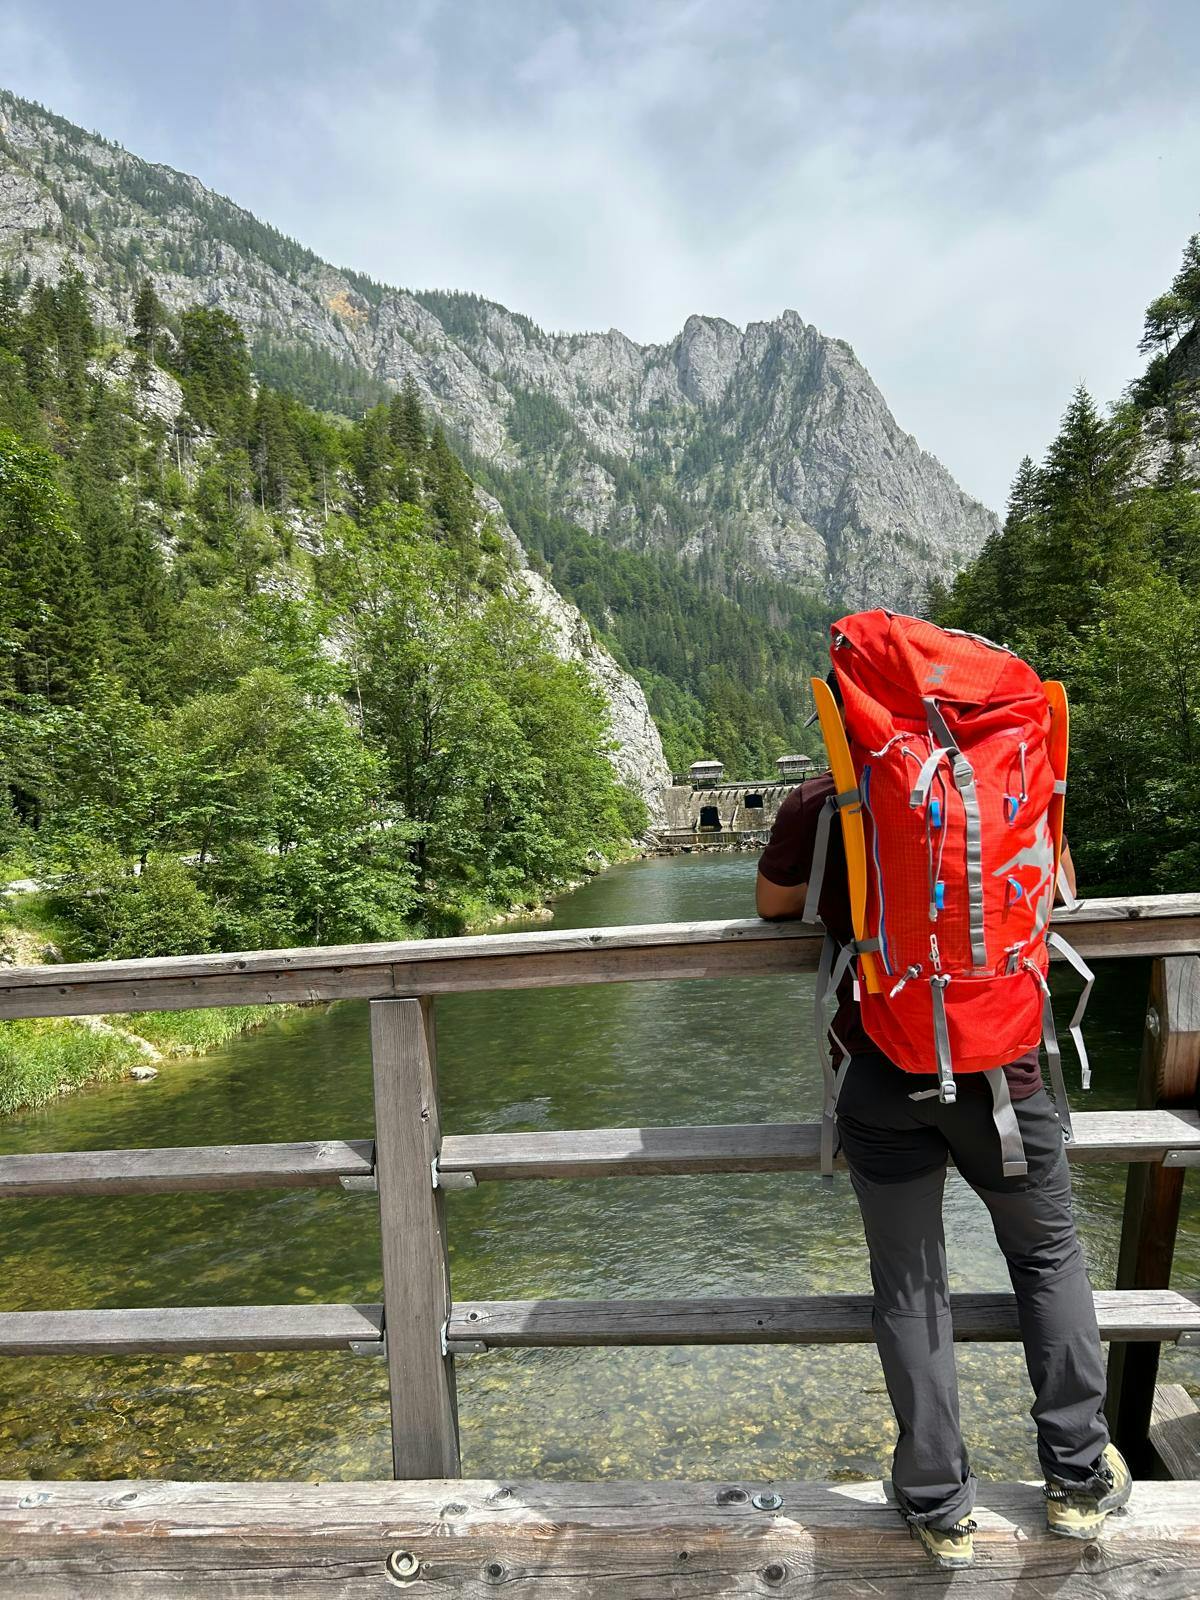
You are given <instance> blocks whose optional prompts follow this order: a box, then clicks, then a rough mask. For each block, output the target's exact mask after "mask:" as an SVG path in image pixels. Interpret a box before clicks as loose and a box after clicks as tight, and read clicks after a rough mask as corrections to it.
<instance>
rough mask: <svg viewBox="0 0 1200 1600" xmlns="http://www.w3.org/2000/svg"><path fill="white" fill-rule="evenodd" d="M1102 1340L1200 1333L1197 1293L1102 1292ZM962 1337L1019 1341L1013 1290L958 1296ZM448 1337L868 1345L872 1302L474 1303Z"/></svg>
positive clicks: (501, 1345) (803, 1298) (493, 1344)
mask: <svg viewBox="0 0 1200 1600" xmlns="http://www.w3.org/2000/svg"><path fill="white" fill-rule="evenodd" d="M1095 1302H1096V1318H1097V1321H1098V1322H1099V1324H1100V1337H1101V1338H1102V1339H1136V1340H1148V1341H1154V1342H1159V1341H1162V1340H1175V1339H1177V1338H1178V1337H1179V1335H1180V1334H1181V1333H1183V1332H1191V1331H1200V1296H1198V1295H1191V1294H1183V1293H1180V1292H1179V1291H1177V1290H1174V1289H1159V1290H1140V1291H1136V1290H1112V1289H1109V1290H1097V1291H1096V1292H1095ZM951 1307H952V1310H953V1315H954V1337H955V1339H956V1340H960V1341H966V1340H971V1341H975V1340H1011V1339H1017V1338H1019V1337H1020V1332H1019V1329H1018V1327H1017V1311H1016V1301H1015V1300H1014V1298H1013V1296H1012V1295H1011V1294H958V1295H952V1296H951ZM449 1337H450V1338H451V1339H455V1340H458V1339H462V1340H468V1339H479V1340H482V1341H483V1342H484V1343H485V1344H486V1345H487V1346H488V1347H489V1348H491V1349H514V1348H518V1347H523V1346H526V1347H534V1346H546V1345H551V1346H565V1345H635V1344H636V1345H644V1344H867V1343H870V1342H871V1340H872V1333H871V1297H870V1296H869V1295H857V1294H827V1295H794V1296H771V1295H762V1296H754V1297H749V1296H747V1297H723V1296H714V1297H711V1298H708V1299H696V1300H685V1299H676V1300H651V1299H637V1300H582V1299H578V1300H575V1299H573V1300H468V1301H457V1302H455V1304H454V1307H453V1309H452V1311H451V1315H450V1328H449Z"/></svg>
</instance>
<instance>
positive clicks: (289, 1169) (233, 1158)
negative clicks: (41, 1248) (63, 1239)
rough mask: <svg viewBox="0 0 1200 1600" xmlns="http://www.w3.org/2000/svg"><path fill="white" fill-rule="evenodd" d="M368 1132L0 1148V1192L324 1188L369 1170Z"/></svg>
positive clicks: (371, 1155) (30, 1195) (365, 1174)
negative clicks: (138, 1145) (267, 1140)
mask: <svg viewBox="0 0 1200 1600" xmlns="http://www.w3.org/2000/svg"><path fill="white" fill-rule="evenodd" d="M374 1150H375V1147H374V1144H373V1142H372V1141H371V1140H370V1139H352V1140H346V1139H327V1140H323V1141H313V1142H310V1143H305V1144H229V1145H185V1146H181V1147H178V1148H173V1149H166V1148H164V1149H159V1150H72V1151H59V1152H54V1153H39V1154H37V1155H28V1156H0V1199H4V1198H10V1197H12V1196H23V1197H25V1198H29V1199H32V1198H35V1197H36V1196H39V1195H72V1194H73V1195H80V1194H89V1195H91V1194H172V1193H174V1192H176V1191H190V1190H201V1191H204V1190H208V1191H216V1190H224V1189H309V1188H332V1187H334V1186H336V1185H337V1184H339V1183H340V1182H341V1180H342V1179H343V1178H369V1177H370V1176H371V1173H372V1171H373V1170H374Z"/></svg>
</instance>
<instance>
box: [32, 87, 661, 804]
mask: <svg viewBox="0 0 1200 1600" xmlns="http://www.w3.org/2000/svg"><path fill="white" fill-rule="evenodd" d="M10 103H11V102H9V101H6V100H5V99H4V98H3V97H0V104H10ZM18 104H19V102H18ZM38 115H39V125H40V126H43V127H50V126H52V127H54V128H56V129H58V130H59V131H60V132H61V131H62V130H63V128H64V127H67V128H69V125H64V124H60V123H59V122H58V121H57V119H51V118H47V117H46V116H45V114H41V113H39V114H38ZM0 130H2V131H3V136H4V137H5V138H9V137H10V136H11V135H12V134H13V133H14V131H15V129H14V124H13V123H12V121H11V120H9V118H8V113H7V112H4V113H3V114H0ZM74 132H75V130H73V129H72V130H70V135H71V136H73V135H74ZM91 142H92V141H89V143H91ZM5 154H6V156H7V159H5V160H3V161H2V163H0V219H3V220H0V241H3V242H2V243H0V264H11V262H12V259H13V257H14V255H15V256H16V258H17V260H18V261H19V262H20V264H21V266H22V268H25V267H27V268H28V270H29V272H30V274H31V275H32V276H33V277H39V276H40V277H45V278H46V279H47V281H50V280H53V279H55V278H57V277H58V275H59V274H60V273H61V272H62V270H63V268H64V263H69V264H71V265H77V266H79V267H80V269H81V270H82V271H83V272H84V275H85V277H86V278H87V279H88V280H89V282H90V283H91V285H92V287H93V289H94V291H95V293H96V296H97V298H98V301H99V305H100V308H101V309H102V310H104V311H106V312H107V313H108V314H109V315H110V316H111V317H112V318H113V319H114V320H115V321H117V322H118V323H119V322H121V321H122V320H123V318H124V313H125V310H126V307H125V304H124V299H125V297H124V296H123V295H122V293H121V291H120V289H119V287H118V285H117V282H116V279H115V277H114V274H113V271H112V270H111V262H106V261H104V260H103V259H97V258H96V256H95V253H94V252H92V251H89V250H88V249H86V247H85V241H86V237H87V236H86V234H80V233H76V234H74V235H73V237H72V244H73V248H70V249H69V251H68V253H67V254H66V255H64V253H63V244H64V243H65V242H66V236H67V235H68V234H71V232H72V229H71V226H70V221H71V219H73V221H74V224H75V226H76V227H78V225H79V222H80V212H79V208H78V205H77V204H76V205H75V206H74V208H73V207H72V205H71V203H70V202H68V204H67V205H66V207H65V208H64V207H63V206H62V205H61V203H60V201H61V199H62V198H64V197H63V196H59V197H57V198H56V197H54V196H53V195H51V196H50V198H49V199H47V198H46V197H45V195H43V196H42V197H41V198H39V197H38V195H37V193H36V192H35V185H41V184H42V183H44V182H48V181H49V180H46V179H43V178H42V177H41V176H40V175H39V176H38V177H37V178H34V177H33V176H32V174H31V173H30V172H29V171H24V172H23V171H21V170H20V168H19V167H18V165H17V164H15V163H13V162H12V160H11V151H8V152H6V153H5ZM196 187H197V189H199V187H200V186H199V185H197V186H196ZM47 228H49V229H50V233H47V231H46V229H47ZM51 234H53V235H55V237H54V238H53V240H52V239H51ZM6 235H7V237H6ZM196 298H197V297H196V296H195V295H192V296H191V297H182V298H177V299H176V302H175V303H176V304H177V305H178V306H179V308H180V309H182V308H183V307H184V306H186V305H188V304H192V303H195V300H196ZM96 375H97V376H99V377H101V378H103V380H104V381H105V382H106V383H109V384H115V385H117V386H118V387H121V386H130V385H131V384H132V385H133V387H134V388H135V389H136V392H137V393H138V395H139V411H140V413H141V415H142V416H143V418H144V419H145V420H146V421H147V422H148V423H149V424H151V425H157V426H159V427H161V428H164V429H166V430H168V431H169V430H171V429H173V428H175V427H176V425H177V423H178V420H179V415H180V411H181V409H182V407H183V393H182V390H181V389H180V386H179V384H178V383H177V382H176V381H175V379H174V378H172V377H171V376H170V374H169V373H167V372H165V371H163V370H162V368H160V367H158V366H150V367H148V368H147V370H146V371H145V372H144V373H142V374H140V375H139V376H138V377H137V380H136V383H134V382H133V378H134V374H133V356H132V354H131V352H130V351H129V350H128V349H126V348H124V347H122V348H121V349H119V350H115V351H114V352H113V353H112V354H111V355H110V356H109V357H108V358H106V359H105V360H104V361H103V362H101V363H99V364H98V366H97V368H96ZM478 498H479V501H480V509H481V515H483V516H486V517H487V518H488V519H489V520H490V523H491V525H492V526H493V527H494V528H495V530H496V531H497V532H498V533H499V534H500V536H501V537H502V538H503V539H504V540H505V542H506V543H507V544H508V546H509V549H510V553H511V555H512V557H513V566H514V568H515V573H516V576H515V579H514V582H515V583H516V584H517V585H518V586H519V587H520V589H521V591H522V593H523V594H524V595H525V597H526V598H527V599H528V600H529V602H530V603H531V604H532V606H533V608H534V609H535V610H536V611H537V612H538V613H539V614H540V615H541V616H542V618H543V620H544V621H545V623H546V625H547V630H548V633H549V637H550V640H551V643H552V646H553V648H554V649H555V652H556V654H558V655H559V656H560V657H562V658H563V659H564V660H575V661H578V662H580V663H581V665H582V666H583V667H584V669H585V671H586V672H587V674H588V676H589V677H590V678H591V679H592V681H593V682H594V683H595V684H596V686H597V687H598V688H599V689H600V691H601V693H602V694H603V695H604V697H605V699H606V700H607V701H608V704H609V708H610V713H611V720H612V732H613V737H614V739H615V741H616V748H615V749H614V751H613V753H612V760H613V763H614V765H615V766H616V768H617V770H618V772H620V774H621V776H622V777H623V778H624V779H625V781H626V782H627V783H628V784H629V785H630V786H631V787H632V788H633V789H635V790H636V791H637V792H638V793H639V794H641V795H642V797H643V799H645V801H646V802H647V805H648V806H649V808H650V813H651V816H652V818H653V817H656V816H657V814H658V811H659V808H660V803H661V802H660V794H661V790H662V787H663V785H664V784H666V783H669V782H670V768H669V767H668V765H667V762H666V758H665V757H664V755H663V748H662V740H661V738H660V736H659V732H658V728H657V727H656V725H655V722H654V719H653V717H652V716H651V714H650V709H649V706H648V705H647V702H646V696H645V693H644V691H643V689H642V687H641V685H640V684H639V683H638V681H637V679H636V678H634V677H632V676H631V675H630V674H629V673H627V672H624V671H623V670H622V669H621V668H620V667H619V666H618V664H617V662H616V661H615V660H614V659H613V657H612V655H611V654H610V653H609V651H608V650H606V649H605V648H604V646H603V645H602V644H601V643H600V642H599V641H598V640H597V639H596V638H595V637H594V635H593V633H592V630H591V628H590V627H589V626H588V623H587V621H586V619H585V618H584V617H583V616H582V614H581V613H580V612H579V610H578V608H577V607H576V606H574V605H572V604H571V603H570V601H568V600H566V599H565V598H564V597H563V596H562V595H560V594H559V593H558V592H557V591H556V590H555V589H554V587H553V585H552V584H551V583H550V582H549V581H548V580H547V579H546V578H544V577H543V576H542V575H541V574H540V573H539V572H537V571H535V570H533V569H532V568H530V566H529V564H528V561H527V558H526V555H525V552H524V551H523V549H522V547H521V545H520V542H519V541H518V539H517V538H516V536H515V535H514V534H513V532H512V530H511V529H510V528H509V527H508V525H507V523H506V522H505V519H504V513H503V510H502V508H501V507H500V505H499V504H498V502H496V501H495V500H494V499H492V498H491V497H490V496H489V495H487V494H485V493H484V492H483V491H480V492H479V495H478ZM295 520H296V526H295V528H294V529H293V532H294V535H295V537H296V538H297V540H298V542H299V543H300V544H301V545H302V546H303V547H305V548H308V549H310V550H312V549H316V548H317V547H318V546H319V543H320V535H319V531H318V529H317V526H316V524H315V523H314V524H313V526H312V527H310V526H308V525H307V523H306V522H305V519H304V518H303V517H297V518H296V519H295Z"/></svg>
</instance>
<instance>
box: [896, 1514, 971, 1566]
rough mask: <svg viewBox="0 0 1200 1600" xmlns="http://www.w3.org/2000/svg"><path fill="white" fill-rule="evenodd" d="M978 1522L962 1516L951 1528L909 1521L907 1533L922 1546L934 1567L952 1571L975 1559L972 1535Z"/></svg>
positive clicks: (967, 1564) (969, 1563) (968, 1564)
mask: <svg viewBox="0 0 1200 1600" xmlns="http://www.w3.org/2000/svg"><path fill="white" fill-rule="evenodd" d="M977 1526H978V1524H976V1523H975V1522H973V1521H972V1520H971V1518H970V1517H964V1518H963V1520H962V1521H961V1522H956V1523H955V1524H954V1526H953V1527H952V1528H931V1527H930V1526H929V1524H928V1523H927V1522H910V1523H909V1525H908V1531H909V1535H910V1536H911V1537H912V1538H914V1539H915V1540H916V1541H917V1543H918V1544H920V1545H922V1546H924V1549H925V1554H926V1555H927V1556H928V1557H929V1559H930V1560H931V1561H932V1562H933V1564H934V1566H935V1567H940V1568H941V1569H942V1571H943V1572H954V1571H956V1570H957V1569H958V1568H959V1567H969V1566H970V1565H971V1563H972V1562H973V1561H974V1560H975V1540H974V1538H973V1537H972V1536H973V1534H974V1532H975V1529H976V1527H977Z"/></svg>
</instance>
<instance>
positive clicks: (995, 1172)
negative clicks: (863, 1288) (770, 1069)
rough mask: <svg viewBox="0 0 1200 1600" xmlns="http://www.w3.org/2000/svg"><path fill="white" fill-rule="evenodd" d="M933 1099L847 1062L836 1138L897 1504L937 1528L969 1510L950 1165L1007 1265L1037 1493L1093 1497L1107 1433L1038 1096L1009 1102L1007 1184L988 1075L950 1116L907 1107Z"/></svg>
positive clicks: (1054, 1129) (882, 1063) (1093, 1348)
mask: <svg viewBox="0 0 1200 1600" xmlns="http://www.w3.org/2000/svg"><path fill="white" fill-rule="evenodd" d="M936 1083H937V1079H936V1077H935V1076H933V1075H932V1074H931V1075H930V1076H928V1077H926V1076H925V1075H923V1074H922V1075H915V1074H912V1073H907V1072H902V1071H901V1070H900V1069H899V1068H898V1067H895V1066H893V1065H892V1063H891V1062H890V1061H888V1060H887V1059H886V1058H885V1057H883V1056H881V1055H861V1056H855V1057H853V1059H852V1060H851V1062H850V1065H849V1067H848V1068H847V1070H846V1076H845V1080H844V1082H843V1085H842V1091H841V1095H840V1097H839V1099H838V1118H837V1126H838V1131H839V1133H840V1135H841V1142H842V1150H843V1152H844V1154H845V1157H846V1161H847V1164H848V1165H849V1168H850V1178H851V1182H852V1183H853V1185H854V1192H855V1194H856V1195H857V1196H858V1203H859V1207H860V1209H861V1210H862V1217H863V1226H864V1229H865V1231H866V1236H867V1247H868V1249H869V1251H870V1256H871V1281H872V1283H873V1284H874V1287H875V1295H874V1311H873V1326H874V1331H875V1342H876V1344H877V1346H878V1348H879V1359H880V1361H881V1363H882V1365H883V1375H884V1380H885V1382H886V1383H887V1389H888V1395H889V1396H890V1398H891V1402H892V1409H893V1410H894V1411H895V1413H896V1422H897V1425H898V1427H899V1430H900V1431H899V1438H898V1440H897V1443H896V1449H895V1454H894V1456H893V1459H892V1483H893V1486H894V1488H895V1492H896V1498H897V1500H898V1502H899V1504H900V1506H901V1509H902V1510H903V1511H904V1512H905V1513H906V1514H907V1515H908V1516H909V1519H910V1520H912V1521H917V1522H927V1523H931V1524H932V1525H933V1526H934V1527H940V1528H948V1527H951V1526H953V1524H954V1523H955V1522H957V1521H958V1520H959V1519H960V1518H961V1517H965V1516H967V1515H969V1513H970V1511H971V1507H972V1505H973V1504H974V1501H975V1477H974V1474H973V1473H972V1472H971V1469H970V1463H969V1460H968V1457H967V1450H966V1446H965V1445H964V1443H963V1438H962V1433H961V1431H960V1428H959V1419H958V1379H957V1375H956V1372H955V1366H954V1336H953V1329H952V1324H951V1320H950V1299H949V1293H948V1289H947V1281H946V1239H945V1234H944V1232H943V1228H942V1189H943V1187H944V1184H945V1179H946V1159H947V1156H948V1155H953V1157H954V1161H955V1164H956V1165H957V1167H958V1170H959V1172H961V1174H962V1175H963V1177H964V1178H965V1179H966V1181H967V1182H968V1183H969V1184H970V1185H971V1187H972V1189H974V1190H975V1193H976V1194H977V1195H979V1197H980V1199H981V1200H982V1201H983V1202H984V1204H985V1205H986V1206H987V1208H988V1210H989V1211H990V1213H991V1217H992V1226H993V1227H994V1229H995V1232H996V1239H997V1242H998V1243H999V1245H1000V1248H1001V1250H1002V1251H1003V1252H1004V1256H1005V1258H1006V1260H1007V1262H1008V1274H1009V1277H1010V1279H1011V1280H1012V1286H1013V1290H1014V1292H1015V1294H1016V1300H1017V1314H1018V1318H1019V1321H1020V1327H1021V1338H1022V1340H1023V1342H1024V1345H1025V1360H1026V1365H1027V1366H1028V1369H1029V1377H1030V1381H1031V1382H1032V1384H1033V1389H1034V1395H1035V1399H1034V1403H1033V1409H1032V1415H1033V1418H1034V1421H1035V1422H1036V1423H1037V1436H1038V1457H1039V1459H1040V1461H1041V1465H1042V1470H1043V1472H1044V1473H1045V1475H1046V1477H1047V1478H1048V1479H1050V1480H1053V1481H1055V1482H1058V1483H1071V1484H1091V1483H1092V1482H1093V1480H1094V1474H1093V1471H1092V1468H1093V1466H1094V1465H1095V1463H1096V1460H1097V1458H1098V1457H1099V1455H1100V1453H1101V1451H1102V1450H1103V1449H1104V1446H1105V1445H1106V1444H1107V1443H1108V1429H1107V1426H1106V1425H1105V1421H1104V1416H1103V1414H1102V1411H1101V1407H1102V1405H1103V1401H1104V1387H1105V1385H1104V1362H1103V1359H1102V1356H1101V1351H1100V1336H1099V1333H1098V1331H1097V1328H1096V1312H1095V1307H1094V1305H1093V1302H1092V1289H1091V1284H1090V1283H1089V1281H1088V1276H1087V1271H1086V1269H1085V1267H1084V1262H1083V1252H1082V1250H1081V1249H1080V1245H1079V1240H1078V1237H1077V1236H1076V1233H1075V1221H1074V1217H1073V1216H1072V1213H1071V1177H1070V1172H1069V1170H1068V1167H1067V1158H1066V1153H1065V1151H1064V1149H1063V1142H1062V1134H1061V1131H1060V1128H1059V1123H1058V1118H1057V1116H1056V1115H1055V1111H1054V1105H1053V1102H1052V1101H1051V1100H1050V1098H1049V1096H1048V1095H1047V1094H1046V1091H1045V1090H1044V1089H1039V1090H1038V1091H1037V1092H1036V1093H1035V1094H1032V1095H1030V1096H1028V1098H1026V1099H1023V1100H1016V1101H1014V1102H1013V1105H1014V1108H1015V1110H1016V1113H1017V1120H1018V1122H1019V1123H1020V1128H1021V1136H1022V1138H1023V1140H1024V1143H1025V1155H1026V1160H1027V1161H1028V1165H1029V1171H1028V1174H1027V1175H1026V1176H1024V1177H1020V1178H1006V1177H1004V1176H1003V1173H1002V1167H1001V1159H1000V1140H999V1136H998V1134H997V1132H996V1126H995V1123H994V1122H993V1120H992V1094H991V1088H990V1085H989V1084H988V1082H987V1081H986V1079H985V1078H984V1076H983V1074H982V1073H967V1074H963V1075H962V1076H961V1077H960V1078H958V1080H957V1083H958V1100H957V1101H956V1102H955V1104H954V1105H942V1104H941V1102H940V1101H939V1100H938V1099H937V1098H936V1097H933V1098H929V1099H924V1100H912V1099H910V1098H909V1096H910V1095H911V1094H912V1093H914V1092H916V1091H919V1090H921V1089H925V1088H929V1087H934V1086H936Z"/></svg>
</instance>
